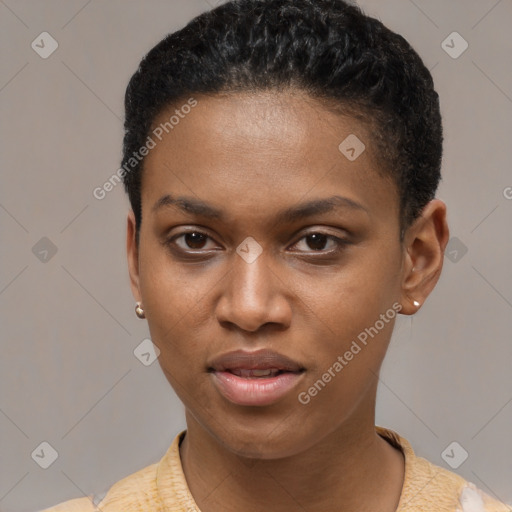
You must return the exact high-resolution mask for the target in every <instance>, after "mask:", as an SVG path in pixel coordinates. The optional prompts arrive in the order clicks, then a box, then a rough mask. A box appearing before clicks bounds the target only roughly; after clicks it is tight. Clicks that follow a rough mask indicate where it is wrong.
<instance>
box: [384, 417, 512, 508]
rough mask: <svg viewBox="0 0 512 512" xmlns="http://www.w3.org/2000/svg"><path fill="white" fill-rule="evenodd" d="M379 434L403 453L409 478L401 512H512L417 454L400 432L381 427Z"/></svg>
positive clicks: (405, 486)
mask: <svg viewBox="0 0 512 512" xmlns="http://www.w3.org/2000/svg"><path fill="white" fill-rule="evenodd" d="M377 432H378V433H379V435H381V436H383V437H384V438H385V439H386V440H387V441H388V442H390V444H391V445H392V446H394V447H396V448H398V449H400V450H401V451H402V453H403V454H404V457H405V478H404V485H403V489H402V495H401V497H400V502H399V506H398V509H397V512H409V511H413V510H414V511H416V510H421V511H422V512H512V507H511V506H509V505H506V504H504V503H502V502H500V501H498V500H496V499H494V498H492V497H491V496H489V495H488V494H487V493H485V492H484V491H482V490H481V489H479V488H477V487H476V485H475V484H474V483H472V482H469V481H467V480H466V479H464V478H463V477H462V476H460V475H458V474H457V473H454V472H452V471H449V470H447V469H445V468H442V467H440V466H437V465H435V464H433V463H431V462H430V461H428V460H427V459H425V458H423V457H419V456H417V455H416V454H415V453H414V450H413V449H412V446H411V445H410V443H409V442H408V441H407V439H405V438H403V437H402V436H400V435H399V434H397V433H396V432H394V431H392V430H390V429H386V428H383V427H377Z"/></svg>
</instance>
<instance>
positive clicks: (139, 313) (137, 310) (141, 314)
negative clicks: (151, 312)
mask: <svg viewBox="0 0 512 512" xmlns="http://www.w3.org/2000/svg"><path fill="white" fill-rule="evenodd" d="M135 314H136V315H137V316H138V317H139V318H140V319H141V320H142V319H144V318H146V313H144V309H143V308H142V305H141V303H140V302H137V305H136V306H135Z"/></svg>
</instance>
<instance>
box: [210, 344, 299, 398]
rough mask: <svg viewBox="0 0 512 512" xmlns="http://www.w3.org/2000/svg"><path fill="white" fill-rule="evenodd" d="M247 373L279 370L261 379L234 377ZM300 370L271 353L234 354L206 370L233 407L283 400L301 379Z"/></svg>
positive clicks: (213, 363)
mask: <svg viewBox="0 0 512 512" xmlns="http://www.w3.org/2000/svg"><path fill="white" fill-rule="evenodd" d="M250 370H274V372H275V371H276V370H279V373H278V374H277V375H269V376H262V377H254V376H246V377H242V376H240V375H235V374H234V373H233V371H235V372H238V373H239V374H241V373H242V371H243V373H248V371H250ZM304 370H305V369H304V367H303V366H301V365H300V364H299V363H297V362H296V361H293V360H292V359H290V358H289V357H287V356H284V355H283V354H279V353H277V352H273V351H271V350H266V349H263V350H258V351H255V352H246V351H243V350H236V351H234V352H228V353H226V354H223V355H221V356H220V357H218V358H216V359H214V360H213V361H212V362H211V363H210V364H209V366H208V371H209V372H210V373H211V374H212V376H213V382H214V384H215V386H216V388H217V389H218V391H220V393H221V394H222V395H223V396H224V397H225V398H226V399H228V400H229V401H230V402H232V403H234V404H237V405H246V406H247V405H252V406H264V405H270V404H272V403H275V402H277V401H278V400H280V399H281V398H283V397H284V396H286V395H287V394H288V393H289V392H290V391H291V390H292V389H293V388H294V387H295V386H296V385H297V384H298V382H299V381H300V380H301V379H302V375H303V373H304Z"/></svg>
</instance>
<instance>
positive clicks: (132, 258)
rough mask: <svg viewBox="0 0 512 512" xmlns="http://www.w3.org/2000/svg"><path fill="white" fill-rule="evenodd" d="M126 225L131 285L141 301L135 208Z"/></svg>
mask: <svg viewBox="0 0 512 512" xmlns="http://www.w3.org/2000/svg"><path fill="white" fill-rule="evenodd" d="M127 221H128V222H127V226H126V253H127V256H128V272H129V274H130V286H131V289H132V294H133V297H134V298H135V300H136V301H137V302H140V301H141V300H142V299H141V294H140V286H139V248H138V246H137V240H136V236H135V234H136V223H135V215H134V213H133V210H130V211H129V213H128V219H127Z"/></svg>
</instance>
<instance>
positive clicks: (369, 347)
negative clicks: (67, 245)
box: [48, 0, 509, 512]
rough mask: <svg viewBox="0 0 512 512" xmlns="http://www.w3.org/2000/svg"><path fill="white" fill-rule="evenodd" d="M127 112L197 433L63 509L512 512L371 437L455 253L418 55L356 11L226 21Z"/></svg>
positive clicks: (154, 271) (389, 438)
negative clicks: (401, 358) (404, 350)
mask: <svg viewBox="0 0 512 512" xmlns="http://www.w3.org/2000/svg"><path fill="white" fill-rule="evenodd" d="M125 106H126V121H125V130H126V131H125V138H124V157H123V162H122V167H121V168H120V171H119V175H120V177H122V178H123V179H124V183H125V187H126V190H127V192H128V195H129V198H130V203H131V207H132V210H131V211H130V213H129V216H128V225H127V253H128V262H129V272H130V279H131V286H132V290H133V294H134V297H135V300H136V314H137V316H139V317H140V318H146V319H147V321H148V325H149V329H150V332H151V338H152V340H153V343H154V344H155V346H156V347H157V349H158V350H157V353H159V362H160V365H161V367H162V370H163V371H164V373H165V375H166V377H167V379H168V380H169V382H170V384H171V385H172V387H173V388H174V390H175V391H176V393H177V394H178V396H179V397H180V399H181V400H182V401H183V403H184V405H185V409H186V421H187V429H186V430H185V431H183V432H181V433H180V434H178V435H177V436H176V438H175V439H174V441H173V443H172V445H171V446H170V448H169V450H168V452H167V453H166V454H165V456H164V457H163V458H162V460H161V461H160V462H159V463H155V464H153V465H151V466H149V467H147V468H144V469H142V470H140V471H138V472H137V473H134V474H133V475H130V476H127V477H126V478H125V479H123V480H121V481H120V482H118V483H117V484H115V485H114V486H113V487H112V488H111V489H110V490H109V492H108V493H107V495H106V496H105V497H103V498H102V499H101V501H99V502H98V500H94V499H92V498H81V499H77V500H72V501H69V502H66V503H63V504H61V505H60V506H58V507H55V508H53V509H48V510H54V511H57V510H59V511H61V510H62V511H71V510H76V511H90V510H101V511H103V512H114V511H116V512H117V511H119V512H121V511H124V512H128V511H142V510H144V511H146V510H148V511H149V510H151V511H157V510H158V511H164V510H165V511H180V512H185V511H187V512H189V511H190V512H191V511H199V510H200V511H201V512H218V511H222V512H226V511H234V510H244V511H248V512H259V511H264V510H265V511H267V510H272V512H281V511H286V512H288V511H290V510H304V511H308V512H320V511H322V512H324V511H334V510H346V511H349V510H350V511H352V510H354V511H355V510H358V511H362V510H372V511H378V512H395V511H398V512H404V511H412V510H421V511H423V512H431V511H432V512H434V511H435V512H444V511H450V512H455V511H465V512H469V511H505V510H509V509H508V507H506V506H505V505H504V504H500V503H499V502H497V501H495V500H494V499H492V498H491V497H490V496H488V495H486V494H485V493H483V492H482V491H481V490H479V489H478V488H476V486H475V485H474V484H472V483H470V482H467V481H466V480H464V479H463V478H462V477H460V476H458V475H456V474H455V473H452V472H449V471H447V470H445V469H443V468H440V467H437V466H435V465H433V464H431V463H430V462H428V461H426V460H425V459H422V458H420V457H417V456H416V455H415V454H414V451H413V450H412V447H411V445H410V444H409V443H408V442H407V440H406V439H404V438H402V437H401V436H400V435H399V434H397V433H395V432H393V431H391V430H389V429H385V428H383V427H378V426H375V401H376V391H377V384H378V375H379V371H380V367H381V364H382V361H383V359H384V356H385V354H386V350H387V347H388V345H389V342H390V339H391V335H392V331H393V326H394V321H395V318H396V315H397V314H404V315H413V314H415V313H416V312H417V311H418V309H419V308H420V307H421V305H422V304H423V303H424V302H425V300H426V299H427V297H428V295H429V294H430V293H431V292H432V290H433V288H434V287H435V285H436V283H437V281H438V279H439V276H440V273H441V270H442V265H443V256H444V250H445V247H446V245H447V241H448V238H449V231H448V226H447V222H446V206H445V204H444V203H443V202H442V201H440V200H438V199H436V198H435V194H436V190H437V187H438V184H439V180H440V167H441V158H442V138H443V137H442V125H441V116H440V111H439V100H438V95H437V93H436V92H435V90H434V88H433V82H432V77H431V75H430V73H429V72H428V70H427V69H426V68H425V66H424V64H423V62H422V60H421V59H420V57H419V56H418V55H417V53H416V52H415V51H414V50H413V49H412V48H411V47H410V45H409V44H408V43H407V42H406V41H405V40H404V39H403V38H402V37H401V36H399V35H397V34H394V33H393V32H391V31H390V30H388V29H387V28H386V27H384V26H383V25H382V24H381V23H380V22H379V21H377V20H375V19H373V18H370V17H367V16H365V15H364V14H363V13H362V12H361V11H360V10H359V9H358V8H357V7H354V6H352V5H349V4H347V3H345V2H344V1H343V0H315V1H313V0H265V1H261V0H238V1H233V2H228V3H226V4H224V5H222V6H220V7H218V8H216V9H214V10H212V11H210V12H207V13H205V14H202V15H201V16H199V17H198V18H196V19H194V20H192V21H191V22H190V23H189V24H188V25H187V26H186V27H185V28H184V29H182V30H180V31H178V32H176V33H174V34H171V35H169V36H168V37H166V38H165V39H164V40H163V41H161V42H160V43H159V44H158V45H157V46H155V47H154V48H153V49H152V50H151V51H150V52H149V54H148V55H147V56H146V57H145V58H144V59H143V61H142V62H141V64H140V66H139V69H138V70H137V72H136V73H135V74H134V76H133V77H132V79H131V81H130V83H129V85H128V89H127V92H126V101H125ZM96 505H97V507H96Z"/></svg>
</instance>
